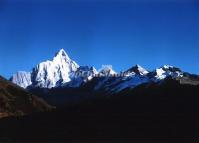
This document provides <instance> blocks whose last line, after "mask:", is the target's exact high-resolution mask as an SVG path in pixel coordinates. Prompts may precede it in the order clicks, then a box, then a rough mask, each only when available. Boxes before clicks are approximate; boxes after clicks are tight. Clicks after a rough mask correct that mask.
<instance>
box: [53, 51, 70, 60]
mask: <svg viewBox="0 0 199 143" xmlns="http://www.w3.org/2000/svg"><path fill="white" fill-rule="evenodd" d="M53 60H65V61H68V60H70V58H69V56H68V54H67V53H66V52H65V51H64V49H60V50H59V52H57V53H56V54H55V57H54V58H53Z"/></svg>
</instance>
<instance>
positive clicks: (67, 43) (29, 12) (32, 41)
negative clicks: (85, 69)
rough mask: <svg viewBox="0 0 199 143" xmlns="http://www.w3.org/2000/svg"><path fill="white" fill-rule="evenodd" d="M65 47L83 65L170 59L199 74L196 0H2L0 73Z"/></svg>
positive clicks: (124, 65) (152, 64) (120, 66)
mask: <svg viewBox="0 0 199 143" xmlns="http://www.w3.org/2000/svg"><path fill="white" fill-rule="evenodd" d="M61 48H64V49H65V51H66V52H67V53H68V55H69V56H70V57H71V59H73V60H75V61H76V62H77V63H78V64H79V65H89V66H95V67H96V68H97V69H99V68H100V67H101V65H110V64H111V65H113V68H114V69H115V70H116V71H118V72H119V71H122V70H126V69H128V68H130V67H131V66H133V65H135V64H140V65H142V66H143V67H145V68H146V69H149V70H152V69H155V68H157V67H159V66H161V65H164V64H169V65H174V66H177V67H180V68H181V69H182V70H184V71H188V72H192V73H195V74H199V3H198V1H197V0H195V1H194V0H151V1H150V2H149V1H147V0H129V1H128V0H65V1H64V0H0V75H3V76H5V77H7V78H9V77H10V76H11V75H12V74H13V73H15V72H16V71H18V70H25V71H30V70H31V68H32V67H34V66H35V65H36V64H38V63H39V62H42V61H44V60H47V59H52V58H53V56H54V54H55V53H56V52H57V51H58V50H59V49H61Z"/></svg>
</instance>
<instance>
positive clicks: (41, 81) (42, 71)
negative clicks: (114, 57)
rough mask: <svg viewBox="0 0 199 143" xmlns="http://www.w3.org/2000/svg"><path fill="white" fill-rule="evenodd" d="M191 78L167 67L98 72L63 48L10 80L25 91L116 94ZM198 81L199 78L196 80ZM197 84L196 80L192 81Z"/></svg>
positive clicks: (103, 70) (107, 68)
mask: <svg viewBox="0 0 199 143" xmlns="http://www.w3.org/2000/svg"><path fill="white" fill-rule="evenodd" d="M188 76H192V75H191V74H189V73H187V74H185V72H183V71H182V70H180V69H179V68H176V67H174V66H170V65H164V66H161V67H159V68H157V69H155V70H153V71H147V70H146V69H144V68H143V67H141V66H140V65H135V66H133V67H131V68H129V69H128V70H126V71H124V72H120V73H116V72H115V71H114V70H113V69H112V67H111V66H103V67H102V68H101V69H100V70H99V71H97V70H96V69H95V68H94V67H89V66H79V65H78V64H77V63H76V62H75V61H73V60H72V59H70V58H69V56H68V55H67V53H66V52H65V51H64V49H61V50H60V51H59V52H58V53H57V54H55V56H54V58H53V59H52V60H47V61H44V62H41V63H39V64H38V65H37V66H36V67H34V68H33V69H32V70H31V71H30V72H24V71H19V72H17V73H16V74H14V75H13V76H12V77H11V78H10V80H11V81H12V82H13V83H15V84H17V85H19V86H21V87H23V88H28V89H30V88H31V89H34V88H47V89H50V88H57V87H61V88H80V87H84V86H88V85H89V86H90V85H92V86H90V88H91V89H92V90H93V91H105V92H107V93H117V92H120V91H122V90H125V89H131V88H134V87H136V86H138V85H141V84H146V83H161V81H163V80H164V79H166V78H168V77H170V78H173V79H177V78H183V77H188ZM197 78H198V77H197ZM194 83H196V84H197V83H198V81H196V82H194Z"/></svg>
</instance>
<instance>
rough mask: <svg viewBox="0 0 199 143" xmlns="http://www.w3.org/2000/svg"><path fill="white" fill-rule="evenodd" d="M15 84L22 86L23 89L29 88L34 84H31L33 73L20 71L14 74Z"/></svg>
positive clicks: (12, 79)
mask: <svg viewBox="0 0 199 143" xmlns="http://www.w3.org/2000/svg"><path fill="white" fill-rule="evenodd" d="M10 80H11V81H12V82H13V83H15V84H17V85H19V86H21V87H22V88H27V87H28V86H30V85H31V84H32V82H31V73H30V72H25V71H18V72H17V73H16V74H14V75H13V76H12V77H11V79H10Z"/></svg>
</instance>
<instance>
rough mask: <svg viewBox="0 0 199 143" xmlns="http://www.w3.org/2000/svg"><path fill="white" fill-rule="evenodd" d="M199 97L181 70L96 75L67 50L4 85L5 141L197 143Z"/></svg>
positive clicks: (1, 131) (194, 78)
mask: <svg viewBox="0 0 199 143" xmlns="http://www.w3.org/2000/svg"><path fill="white" fill-rule="evenodd" d="M198 95H199V76H198V75H194V74H191V73H188V72H185V71H182V70H181V69H180V68H177V67H175V66H170V65H164V66H161V67H159V68H157V69H155V70H152V71H148V70H146V69H144V68H143V67H141V66H140V65H135V66H132V67H130V68H129V69H127V70H126V71H122V72H119V73H117V72H115V71H114V70H113V69H112V67H111V66H103V67H102V68H101V69H100V70H96V69H95V67H89V66H80V65H78V64H77V63H76V62H75V61H73V60H72V59H70V58H69V56H68V55H67V53H66V52H65V51H64V49H61V50H60V51H59V52H57V53H56V54H55V56H54V57H53V59H52V60H47V61H44V62H41V63H39V64H38V65H36V66H35V67H34V68H33V69H32V70H31V71H28V72H26V71H19V72H17V73H16V74H14V75H13V76H12V77H11V78H10V81H8V80H6V79H5V78H3V77H0V107H1V108H0V118H1V117H4V118H2V119H0V141H19V142H21V141H49V142H52V141H55V142H57V141H64V142H65V141H71V142H74V141H75V142H82V141H83V142H99V141H102V142H118V141H119V142H120V141H121V142H147V143H148V142H158V143H159V142H164V143H165V142H169V143H170V142H175V143H176V142H180V143H182V142H185V143H187V142H189V143H191V142H195V141H196V140H197V141H198V139H199V136H198V132H199V124H198V121H199V120H198V113H199V111H198V109H199V108H198V107H199V105H198V103H199V100H198V99H199V98H198ZM55 106H56V108H55ZM33 113H34V114H33ZM5 117H6V118H5Z"/></svg>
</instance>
